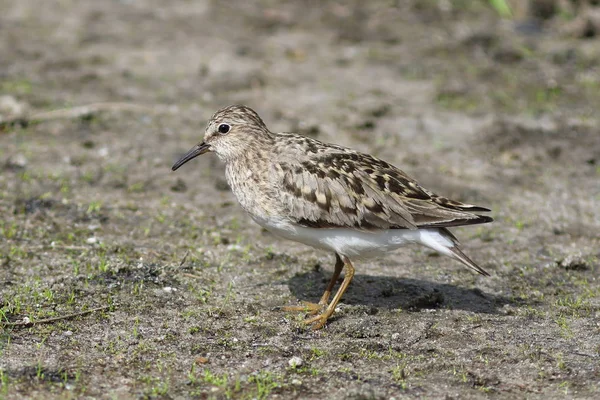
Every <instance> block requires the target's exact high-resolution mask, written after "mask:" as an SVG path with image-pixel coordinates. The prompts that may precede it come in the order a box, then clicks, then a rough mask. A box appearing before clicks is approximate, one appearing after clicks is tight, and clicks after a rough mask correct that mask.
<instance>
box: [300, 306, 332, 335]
mask: <svg viewBox="0 0 600 400" xmlns="http://www.w3.org/2000/svg"><path fill="white" fill-rule="evenodd" d="M332 314H333V309H330V308H329V307H328V308H327V309H326V310H325V311H323V312H322V313H321V314H319V315H316V316H314V317H311V318H307V319H305V320H304V321H303V322H304V324H306V325H312V329H313V330H315V331H316V330H317V329H321V328H323V327H324V326H325V324H326V323H327V320H328V319H329V317H331V315H332Z"/></svg>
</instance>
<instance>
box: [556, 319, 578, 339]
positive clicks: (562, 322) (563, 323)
mask: <svg viewBox="0 0 600 400" xmlns="http://www.w3.org/2000/svg"><path fill="white" fill-rule="evenodd" d="M554 323H555V324H556V325H558V327H559V328H560V334H561V336H562V337H564V338H565V339H569V338H571V337H573V329H571V327H570V326H569V321H567V318H566V317H565V316H564V315H560V316H558V317H556V318H555V319H554Z"/></svg>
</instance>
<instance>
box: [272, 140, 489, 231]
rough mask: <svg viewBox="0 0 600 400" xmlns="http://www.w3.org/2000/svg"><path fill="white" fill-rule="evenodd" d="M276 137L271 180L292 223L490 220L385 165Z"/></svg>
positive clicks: (363, 225)
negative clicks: (276, 155) (277, 144)
mask: <svg viewBox="0 0 600 400" xmlns="http://www.w3.org/2000/svg"><path fill="white" fill-rule="evenodd" d="M280 135H282V136H283V137H284V138H285V139H286V140H285V141H282V146H284V148H280V149H278V150H277V152H278V153H279V154H281V158H280V159H278V160H274V161H276V162H273V164H272V177H273V179H274V180H275V182H274V184H275V185H276V186H277V187H278V189H279V190H280V192H281V198H280V199H279V200H280V204H281V205H282V207H283V208H284V209H285V210H286V214H287V215H289V218H291V219H292V220H293V222H295V223H299V224H301V225H304V226H309V227H315V228H332V227H352V228H357V229H365V230H370V229H418V228H428V227H439V228H441V227H451V226H459V225H470V224H480V223H485V222H490V221H492V218H490V217H487V216H483V215H478V214H474V213H473V212H477V211H489V210H488V209H486V208H483V207H477V206H473V205H469V204H463V203H460V202H457V201H453V200H449V199H447V198H444V197H441V196H437V195H436V194H434V193H432V192H430V191H428V190H426V189H424V188H422V187H421V186H419V184H418V183H417V182H416V181H415V180H413V179H412V178H410V177H409V176H408V175H406V174H405V173H404V172H402V171H401V170H399V169H398V168H396V167H394V166H393V165H391V164H388V163H386V162H385V161H382V160H379V159H377V158H375V157H372V156H370V155H367V154H363V153H359V152H356V151H354V150H351V149H347V148H344V147H340V146H335V145H330V144H325V143H322V142H320V141H317V140H314V139H311V138H306V137H302V136H299V135H293V134H280ZM307 150H308V152H307ZM279 160H280V161H279ZM286 160H287V161H286ZM290 160H294V161H290Z"/></svg>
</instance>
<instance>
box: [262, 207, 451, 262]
mask: <svg viewBox="0 0 600 400" xmlns="http://www.w3.org/2000/svg"><path fill="white" fill-rule="evenodd" d="M252 218H253V219H254V221H256V222H257V223H258V224H259V225H261V226H262V227H264V228H265V229H267V230H269V231H271V232H272V233H274V234H276V235H278V236H281V237H283V238H285V239H289V240H293V241H296V242H300V243H304V244H306V245H309V246H312V247H316V248H319V249H323V250H330V251H334V252H336V253H338V254H340V255H345V256H347V257H348V258H350V259H353V258H354V259H356V258H368V257H374V256H378V255H382V254H384V253H386V252H388V251H392V250H395V249H397V248H399V247H402V246H405V245H408V244H412V243H418V244H422V245H425V246H427V247H430V248H432V249H434V250H437V251H440V252H442V253H445V254H447V248H448V247H452V246H453V243H452V242H450V241H449V240H448V239H446V238H444V237H443V236H442V235H440V233H439V230H438V229H435V228H434V229H417V230H408V229H385V230H377V231H360V230H356V229H351V228H307V227H303V226H298V225H294V224H291V223H289V222H287V221H280V220H265V219H262V218H258V217H254V216H253V217H252Z"/></svg>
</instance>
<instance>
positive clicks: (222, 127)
mask: <svg viewBox="0 0 600 400" xmlns="http://www.w3.org/2000/svg"><path fill="white" fill-rule="evenodd" d="M227 132H229V125H227V124H221V125H219V133H227Z"/></svg>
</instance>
